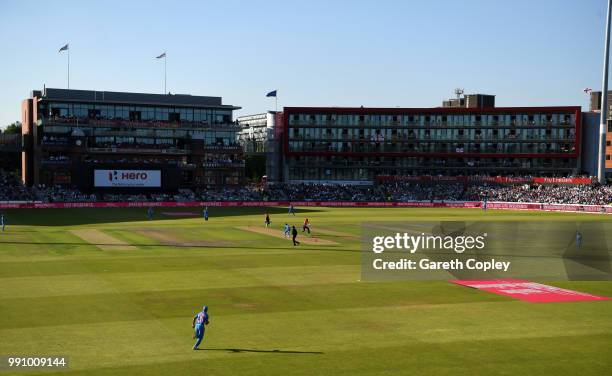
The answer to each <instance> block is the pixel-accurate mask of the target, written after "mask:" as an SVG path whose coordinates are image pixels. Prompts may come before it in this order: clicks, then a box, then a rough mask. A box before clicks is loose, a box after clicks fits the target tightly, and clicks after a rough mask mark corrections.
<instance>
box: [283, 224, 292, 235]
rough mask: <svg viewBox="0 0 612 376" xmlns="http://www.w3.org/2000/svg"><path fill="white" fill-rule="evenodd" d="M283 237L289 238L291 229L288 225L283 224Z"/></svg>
mask: <svg viewBox="0 0 612 376" xmlns="http://www.w3.org/2000/svg"><path fill="white" fill-rule="evenodd" d="M284 231H285V237H286V238H288V237H290V236H291V227H290V226H289V224H287V223H285V228H284Z"/></svg>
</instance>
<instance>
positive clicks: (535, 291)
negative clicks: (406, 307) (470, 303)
mask: <svg viewBox="0 0 612 376" xmlns="http://www.w3.org/2000/svg"><path fill="white" fill-rule="evenodd" d="M449 282H451V283H454V284H457V285H461V286H467V287H472V288H475V289H478V290H484V291H488V292H492V293H494V294H498V295H505V296H510V297H512V298H516V299H520V300H523V301H526V302H530V303H553V302H578V301H590V300H610V299H611V298H608V297H605V296H598V295H592V294H587V293H584V292H579V291H573V290H567V289H562V288H560V287H554V286H548V285H543V284H541V283H536V282H530V281H526V280H522V279H491V280H480V281H461V280H452V281H449Z"/></svg>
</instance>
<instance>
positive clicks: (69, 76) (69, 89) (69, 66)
mask: <svg viewBox="0 0 612 376" xmlns="http://www.w3.org/2000/svg"><path fill="white" fill-rule="evenodd" d="M68 90H70V47H68Z"/></svg>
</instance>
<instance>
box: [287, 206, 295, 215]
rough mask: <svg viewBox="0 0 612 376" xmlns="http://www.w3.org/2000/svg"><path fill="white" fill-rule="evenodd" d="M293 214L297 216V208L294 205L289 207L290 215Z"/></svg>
mask: <svg viewBox="0 0 612 376" xmlns="http://www.w3.org/2000/svg"><path fill="white" fill-rule="evenodd" d="M291 214H293V215H294V216H295V208H294V207H293V204H290V205H289V214H288V215H291Z"/></svg>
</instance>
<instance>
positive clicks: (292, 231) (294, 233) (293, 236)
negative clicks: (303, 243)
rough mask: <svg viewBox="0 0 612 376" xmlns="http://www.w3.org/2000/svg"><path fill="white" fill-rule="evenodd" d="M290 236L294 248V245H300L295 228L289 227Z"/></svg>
mask: <svg viewBox="0 0 612 376" xmlns="http://www.w3.org/2000/svg"><path fill="white" fill-rule="evenodd" d="M291 236H292V238H293V246H294V247H295V246H296V245H298V244H300V242H298V241H297V240H296V239H297V236H298V232H297V228H295V226H292V227H291Z"/></svg>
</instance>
